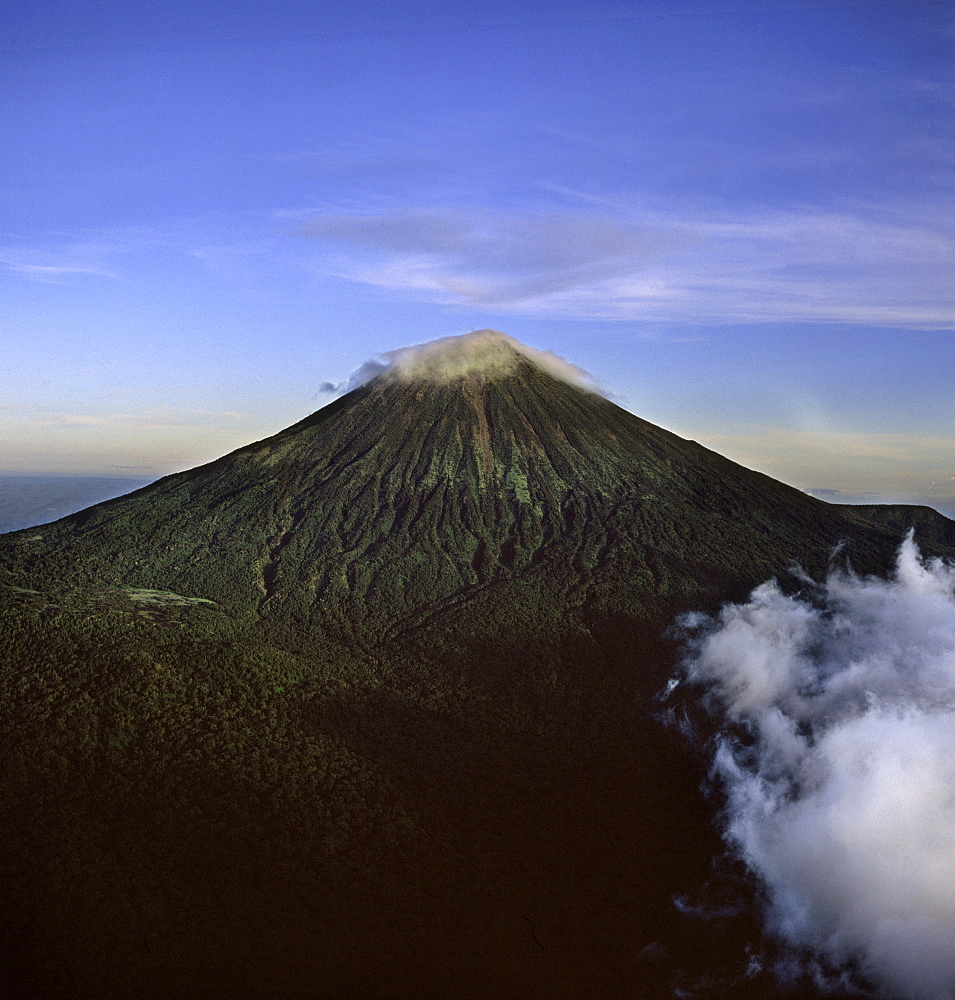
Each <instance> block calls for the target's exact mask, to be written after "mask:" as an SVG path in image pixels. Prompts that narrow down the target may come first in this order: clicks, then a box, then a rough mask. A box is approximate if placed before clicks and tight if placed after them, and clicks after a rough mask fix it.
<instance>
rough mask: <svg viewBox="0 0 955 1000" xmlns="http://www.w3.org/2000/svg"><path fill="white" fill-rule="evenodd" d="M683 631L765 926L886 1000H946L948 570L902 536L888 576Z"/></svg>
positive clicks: (954, 572)
mask: <svg viewBox="0 0 955 1000" xmlns="http://www.w3.org/2000/svg"><path fill="white" fill-rule="evenodd" d="M687 624H688V625H689V626H691V629H693V630H694V631H695V638H694V640H693V641H692V644H691V648H690V652H689V654H688V656H687V660H686V673H687V676H688V678H689V679H690V680H691V681H693V682H696V683H699V684H703V685H706V687H707V690H708V691H709V693H710V697H711V699H712V701H711V705H712V706H713V708H714V711H716V712H717V713H718V715H719V716H720V717H721V718H722V719H723V720H724V724H725V727H726V731H725V733H724V735H723V736H722V737H721V739H720V740H719V743H718V750H717V752H716V756H715V764H714V768H715V772H716V774H717V775H718V776H719V777H720V778H721V779H722V782H723V785H724V788H725V790H726V795H727V809H726V813H725V816H724V819H725V830H726V837H727V840H728V843H729V844H730V845H731V846H732V847H733V849H734V850H735V851H736V852H738V853H739V855H740V856H741V857H742V859H743V860H744V861H745V862H746V864H747V865H748V866H749V867H750V868H751V869H752V870H753V872H755V873H756V875H758V876H759V878H760V879H761V880H762V882H763V884H764V885H765V887H766V893H767V901H768V902H767V912H766V919H767V924H768V927H769V929H770V930H771V931H772V932H773V933H774V934H775V935H777V936H778V937H780V938H781V939H782V940H783V941H784V942H786V943H787V944H788V945H789V946H790V947H791V948H792V949H794V955H795V956H796V957H797V959H798V960H800V961H802V962H803V963H804V964H805V965H806V966H807V967H812V966H813V964H814V963H817V962H819V961H820V960H822V963H823V967H825V966H828V967H830V968H831V967H833V966H835V967H836V968H837V969H838V968H850V969H855V970H857V971H859V972H861V973H862V975H863V976H864V977H865V978H866V979H867V980H869V981H870V982H871V983H872V984H873V985H874V986H875V987H876V989H877V991H878V992H879V995H883V996H886V995H887V996H892V997H895V998H899V1000H952V998H953V997H955V964H953V962H952V942H953V941H955V838H953V830H955V566H953V565H947V564H944V563H942V562H941V561H939V560H935V561H932V562H929V563H924V562H923V561H922V560H921V559H920V558H919V553H918V549H917V548H916V546H915V544H914V542H913V541H912V539H911V537H910V538H909V539H908V540H907V541H906V542H905V544H904V545H903V546H902V548H901V549H900V552H899V557H898V564H897V568H896V572H895V576H894V578H893V579H892V580H888V581H887V580H879V579H875V578H867V579H860V578H858V577H855V576H852V575H847V574H844V573H834V574H833V575H831V576H830V578H829V580H828V581H827V582H826V584H825V585H822V586H819V587H818V588H817V590H816V592H815V593H812V594H809V595H807V596H805V597H798V596H797V597H791V596H787V595H785V594H784V593H783V592H782V591H781V590H780V589H779V587H778V586H777V585H776V583H775V582H770V583H766V584H763V585H762V586H761V587H759V588H758V589H757V590H755V591H754V592H753V594H752V595H751V597H750V600H749V602H748V603H746V604H743V605H730V606H727V607H725V608H724V609H723V611H722V612H721V614H720V616H719V618H718V620H716V621H709V620H701V619H700V618H696V619H695V620H690V621H688V622H687ZM734 727H737V728H741V729H742V730H745V731H746V733H747V734H748V739H746V740H737V739H734V737H733V736H732V735H730V733H731V732H732V731H733V729H734Z"/></svg>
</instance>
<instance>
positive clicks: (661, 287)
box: [302, 204, 955, 329]
mask: <svg viewBox="0 0 955 1000" xmlns="http://www.w3.org/2000/svg"><path fill="white" fill-rule="evenodd" d="M952 218H955V212H951V211H949V210H948V209H947V208H945V209H944V210H942V208H941V207H939V210H938V211H935V210H933V211H931V212H929V211H927V210H926V209H925V208H924V207H919V208H918V209H913V210H911V211H905V210H904V209H900V210H894V211H889V210H886V209H884V208H873V207H872V206H851V207H847V208H845V209H842V210H835V209H828V210H823V209H817V208H811V207H809V208H802V209H788V210H785V211H784V210H766V211H762V212H758V211H749V212H745V213H744V212H736V213H735V214H732V215H731V214H729V213H725V214H724V213H719V212H715V211H709V212H703V211H690V210H680V209H673V210H669V211H667V210H664V209H659V208H657V209H652V210H651V209H645V208H641V207H636V208H634V207H632V206H628V205H625V204H621V205H617V206H616V211H613V210H611V206H610V205H609V204H604V205H602V206H597V205H594V206H590V207H589V208H588V209H587V210H583V211H568V210H561V211H527V210H524V211H514V212H507V213H505V212H502V211H497V212H488V211H484V210H480V209H475V210H471V211H469V210H467V209H465V208H452V209H448V210H434V211H422V210H403V209H402V210H397V211H387V212H378V213H357V212H351V213H341V212H326V213H321V214H317V215H315V216H314V217H313V218H311V219H310V220H309V221H307V222H306V223H304V224H303V226H302V232H303V233H304V234H305V235H307V236H309V237H311V238H313V239H314V240H316V241H317V242H318V244H319V246H320V248H321V258H320V261H319V267H320V269H322V270H324V272H325V273H327V274H329V275H336V276H338V277H342V278H346V279H348V280H351V281H355V282H360V283H363V284H367V285H371V286H376V287H379V288H382V289H388V290H390V291H393V292H397V293H403V294H406V295H409V296H413V297H416V298H419V299H424V300H427V301H432V302H439V303H444V304H449V305H466V306H481V307H485V308H490V309H495V310H498V311H500V312H502V313H507V312H511V313H520V314H533V315H541V316H562V317H568V318H590V319H611V320H629V321H648V322H661V321H662V322H683V321H689V322H706V323H715V324H729V323H741V322H742V323H767V322H810V323H845V324H861V325H878V326H884V327H885V326H888V327H903V328H904V327H908V328H916V329H955V288H953V286H952V282H951V280H950V279H951V255H952V246H953V244H955V226H953V225H952V223H951V221H950V220H951V219H952Z"/></svg>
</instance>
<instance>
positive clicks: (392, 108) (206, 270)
mask: <svg viewBox="0 0 955 1000" xmlns="http://www.w3.org/2000/svg"><path fill="white" fill-rule="evenodd" d="M953 45H955V16H953V8H952V6H951V5H950V4H947V3H941V2H931V0H925V2H921V0H897V2H885V3H869V2H859V0H832V2H830V3H828V4H825V5H820V4H817V3H814V2H812V0H786V2H776V0H766V2H761V3H755V2H750V0H735V2H731V0H714V2H711V3H708V4H705V5H704V4H701V3H695V2H689V0H680V2H676V3H666V4H664V3H661V2H642V3H641V2H632V3H626V4H623V3H614V2H590V3H587V4H583V5H581V4H569V3H566V2H564V0H550V2H543V0H541V2H535V0H522V2H519V3H517V4H514V3H509V4H507V5H504V4H501V3H498V2H496V0H484V2H479V3H477V4H473V3H472V4H468V5H464V4H457V3H452V2H447V0H445V2H441V3H437V2H430V3H429V2H427V0H424V2H419V3H399V2H395V0H389V2H378V3H369V4H364V5H362V6H361V8H360V9H357V8H354V9H342V8H340V6H338V5H332V4H329V3H324V2H322V3H317V4H316V3H310V4H306V3H298V2H284V3H279V4H277V5H269V6H265V5H262V4H259V3H254V2H251V0H246V2H244V3H239V4H235V5H231V6H230V9H229V12H228V13H227V14H225V13H223V12H222V11H221V10H220V9H219V8H218V7H217V6H214V5H211V4H204V3H200V4H194V3H189V4H187V3H185V2H183V0H172V2H167V3H163V4H159V3H158V2H147V3H145V4H138V5H135V7H134V8H131V7H129V5H124V4H119V3H117V2H107V3H103V4H97V5H96V6H95V8H94V7H93V6H92V5H80V6H78V5H75V4H65V3H63V2H62V0H53V2H51V3H49V4H45V5H42V6H38V5H35V4H27V3H25V2H22V0H15V2H14V3H13V4H12V5H11V6H10V7H9V9H8V11H7V14H6V17H5V19H4V24H3V26H2V27H0V47H2V51H3V55H4V58H3V62H2V66H0V79H2V88H3V92H4V95H5V104H6V107H7V114H6V120H5V124H4V126H3V127H4V129H5V130H7V131H8V132H9V134H8V135H7V137H6V143H5V148H6V149H8V150H10V151H12V153H10V154H8V160H7V170H6V172H5V177H4V183H3V184H2V185H0V199H2V205H3V214H4V219H5V222H4V225H3V229H2V233H0V288H2V295H3V301H4V309H3V312H4V321H3V322H4V329H5V335H4V337H3V342H2V346H0V379H2V381H3V386H2V403H0V473H31V474H38V475H41V474H42V475H51V474H53V475H68V474H77V475H98V476H104V475H112V476H141V477H142V478H144V479H147V478H155V477H157V476H159V475H162V474H164V473H166V472H169V471H174V470H177V469H183V468H187V467H189V466H192V465H196V464H199V463H200V462H204V461H208V460H210V459H212V458H215V457H217V456H219V455H221V454H223V453H225V452H227V451H229V450H231V449H232V448H235V447H238V446H240V445H242V444H245V443H247V442H249V441H252V440H255V439H257V438H261V437H263V436H265V435H267V434H269V433H273V432H275V431H277V430H278V429H280V428H281V427H283V426H286V425H288V424H290V423H292V422H294V421H295V420H297V419H299V418H300V417H301V416H303V415H304V414H306V413H308V412H309V411H311V410H314V409H316V408H318V406H320V405H322V403H323V402H325V401H326V399H327V398H328V397H327V396H325V395H323V394H322V393H321V392H320V391H319V387H320V386H321V385H322V383H325V382H331V383H334V384H338V383H341V382H343V381H344V380H346V379H347V377H348V376H349V374H350V373H351V372H353V371H354V370H355V369H356V368H358V367H359V366H360V365H361V364H362V362H364V361H365V360H366V359H369V358H377V357H380V356H382V355H383V354H385V353H387V352H389V351H394V350H396V349H399V348H402V347H405V346H407V345H409V344H414V343H421V342H423V341H427V340H430V339H434V338H438V337H445V336H448V335H454V334H460V333H464V332H466V331H468V330H474V329H481V328H487V327H493V328H495V329H500V330H503V331H505V332H506V333H507V334H508V335H510V336H512V337H514V338H516V339H517V340H519V341H521V342H524V343H527V344H528V345H529V346H530V347H532V348H536V349H538V350H543V351H553V352H554V353H556V354H557V355H559V356H561V357H563V358H566V359H567V360H568V361H569V362H571V363H572V364H574V365H579V366H580V367H581V368H583V369H585V370H586V371H588V372H591V373H592V374H593V375H594V377H595V378H596V379H597V381H598V382H599V384H600V385H601V386H602V387H604V388H605V389H606V390H607V391H608V392H609V393H610V394H611V395H612V396H613V397H614V398H615V399H616V400H617V401H618V402H620V403H621V404H622V405H624V406H626V407H627V408H628V409H631V410H632V411H633V412H635V413H637V414H639V415H640V416H642V417H644V418H645V419H648V420H651V421H653V422H654V423H657V424H660V425H662V426H664V427H667V428H669V429H671V430H674V431H676V432H677V433H679V434H681V435H683V436H685V437H689V438H693V439H695V440H698V441H700V442H701V443H702V444H704V445H707V446H708V447H711V448H713V449H715V450H717V451H719V452H721V453H722V454H725V455H727V456H728V457H730V458H732V459H734V460H736V461H739V462H741V463H742V464H744V465H747V466H749V467H751V468H757V469H759V470H760V471H763V472H767V473H769V474H770V475H773V476H775V477H777V478H779V479H782V480H783V481H785V482H788V483H791V484H792V485H795V486H798V487H800V488H802V489H807V490H812V491H814V492H816V493H817V495H822V496H824V498H826V499H835V500H839V499H844V500H859V501H870V502H877V501H879V500H885V501H903V502H925V503H930V504H933V505H934V506H936V507H937V508H938V509H940V510H942V511H943V512H945V513H949V514H950V515H952V514H955V434H953V431H952V428H953V426H955V419H953V418H955V396H953V394H952V392H951V387H952V385H953V382H955V379H953V376H955V361H953V358H955V350H953V330H955V309H953V306H955V291H953V282H952V280H951V246H952V237H953V235H955V234H953V232H952V229H953V221H952V220H953V219H955V211H953V208H955V205H953V202H955V192H953V185H952V177H953V176H955V172H953V170H952V167H953V159H955V117H953V115H952V109H953V106H955V74H953V68H955V58H953V55H955V54H953Z"/></svg>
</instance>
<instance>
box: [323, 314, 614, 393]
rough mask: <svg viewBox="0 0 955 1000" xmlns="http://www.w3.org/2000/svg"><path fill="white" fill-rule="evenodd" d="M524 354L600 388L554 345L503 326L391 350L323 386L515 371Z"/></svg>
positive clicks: (574, 381) (579, 383)
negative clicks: (549, 347)
mask: <svg viewBox="0 0 955 1000" xmlns="http://www.w3.org/2000/svg"><path fill="white" fill-rule="evenodd" d="M523 359H526V360H528V361H530V362H531V363H532V364H534V365H536V366H537V367H538V368H540V369H541V370H543V371H545V372H546V373H547V374H548V375H551V376H552V377H553V378H556V379H560V380H561V381H562V382H567V383H569V384H570V385H573V386H576V387H577V388H580V389H588V390H590V391H592V392H594V391H596V383H595V382H594V380H593V379H592V378H591V376H590V375H588V374H587V372H585V371H584V370H583V369H582V368H578V367H577V366H576V365H573V364H571V363H570V362H569V361H565V360H564V359H563V358H562V357H560V356H559V355H557V354H554V353H553V351H538V350H537V349H535V348H533V347H528V346H527V345H526V344H522V343H521V342H520V341H518V340H514V338H513V337H508V336H507V334H506V333H501V332H500V331H499V330H474V331H472V332H471V333H466V334H463V335H461V336H458V337H440V338H439V339H437V340H432V341H429V342H428V343H425V344H416V345H414V346H412V347H403V348H400V349H399V350H397V351H388V352H387V353H386V354H383V355H382V360H381V361H377V360H371V361H366V362H365V363H364V364H363V365H362V366H361V368H359V369H358V370H357V371H356V372H354V373H353V374H352V375H351V376H350V377H349V378H348V379H346V381H344V382H342V383H340V384H338V385H335V384H333V383H331V382H324V383H322V385H321V386H320V387H319V391H320V392H326V393H330V392H347V391H350V390H351V389H355V388H357V387H358V386H360V385H364V384H365V383H366V382H368V381H370V380H371V379H373V378H376V377H377V376H379V375H384V376H386V377H389V378H393V379H395V380H397V381H399V382H415V381H420V380H426V381H429V382H437V383H447V382H451V381H453V380H454V379H456V378H462V377H466V376H469V375H478V374H480V375H484V376H486V377H491V378H494V377H500V376H503V375H510V374H513V373H514V372H515V371H517V369H518V367H519V366H520V364H521V361H522V360H523Z"/></svg>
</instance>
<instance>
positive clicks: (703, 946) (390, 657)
mask: <svg viewBox="0 0 955 1000" xmlns="http://www.w3.org/2000/svg"><path fill="white" fill-rule="evenodd" d="M916 514H917V515H918V518H920V519H921V522H922V523H924V524H926V525H931V526H932V531H931V532H929V534H930V537H929V538H927V539H926V540H925V544H923V548H924V550H925V551H926V552H927V553H929V554H941V555H946V554H949V555H951V554H955V552H953V549H952V548H951V547H950V545H951V537H952V536H951V534H950V528H949V525H950V522H947V521H946V522H945V524H941V523H936V521H935V520H934V519H932V517H931V514H929V513H926V512H924V511H923V512H921V513H919V512H915V513H913V514H912V517H913V518H915V517H916ZM939 516H940V515H939ZM907 517H908V514H907V513H906V512H905V511H901V510H898V509H897V510H895V512H894V514H892V515H891V516H890V515H889V514H887V513H886V512H885V511H875V510H870V509H863V510H860V511H855V510H853V509H852V508H848V507H835V506H831V505H829V504H826V503H824V502H822V501H820V500H816V499H814V498H812V497H809V496H807V495H805V494H803V493H801V492H799V491H797V490H794V489H792V488H790V487H788V486H785V485H783V484H781V483H779V482H776V481H774V480H772V479H770V478H768V477H766V476H763V475H761V474H759V473H756V472H752V471H749V470H747V469H744V468H742V467H740V466H738V465H736V464H734V463H732V462H730V461H728V460H726V459H724V458H722V457H721V456H719V455H717V454H715V453H713V452H711V451H709V450H707V449H706V448H703V447H702V446H700V445H698V444H696V443H695V442H692V441H686V440H683V439H681V438H679V437H677V436H676V435H674V434H671V433H669V432H667V431H665V430H663V429H661V428H659V427H655V426H654V425H652V424H650V423H647V422H646V421H643V420H641V419H640V418H638V417H636V416H634V415H633V414H631V413H629V412H627V411H626V410H623V409H621V408H620V407H619V406H617V405H615V404H614V403H612V402H611V401H609V400H607V399H605V398H604V397H603V396H601V395H600V394H599V393H597V392H595V391H593V389H592V388H591V387H589V386H588V384H587V382H586V380H585V379H583V378H582V377H581V375H580V373H579V372H577V371H576V370H574V369H572V368H571V367H570V366H568V365H566V364H565V363H563V362H560V361H559V360H558V359H555V358H554V357H553V356H550V355H543V354H541V353H539V352H536V351H533V350H531V349H529V348H526V347H524V346H523V345H520V344H518V343H517V342H516V341H513V340H511V339H510V338H508V337H506V336H505V335H503V334H500V333H497V332H495V331H478V332H477V333H473V334H469V335H467V336H466V337H459V338H447V339H445V340H443V341H436V342H434V343H432V344H429V345H423V346H421V347H419V348H414V349H409V350H406V351H402V352H396V353H395V354H394V355H392V356H390V358H389V361H388V364H387V365H384V366H379V370H378V371H377V373H376V374H374V375H373V377H371V378H370V379H369V380H368V381H366V382H365V383H364V384H362V385H360V386H358V387H357V388H355V389H353V390H352V391H350V392H348V393H347V394H346V395H344V396H342V397H341V398H339V399H337V400H336V401H334V402H333V403H331V404H329V405H327V406H325V407H323V408H322V409H320V410H319V411H317V412H316V413H313V414H312V415H311V416H308V417H306V418H305V419H304V420H302V421H300V422H299V423H297V424H295V425H294V426H292V427H289V428H288V429H286V430H284V431H282V432H280V433H279V434H276V435H274V436H273V437H270V438H267V439H265V440H263V441H259V442H256V443H254V444H251V445H248V446H247V447H244V448H241V449H239V450H238V451H236V452H233V453H232V454H230V455H227V456H225V457H224V458H221V459H219V460H218V461H215V462H212V463H210V464H208V465H205V466H202V467H199V468H196V469H192V470H190V471H187V472H183V473H178V474H175V475H172V476H167V477H166V478H164V479H161V480H159V481H158V482H156V483H153V484H152V485H150V486H148V487H145V488H144V489H141V490H138V491H137V492H135V493H132V494H130V495H128V496H126V497H122V498H120V499H117V500H113V501H109V502H107V503H103V504H99V505H97V506H95V507H92V508H90V509H88V510H85V511H82V512H80V513H78V514H74V515H72V516H70V517H66V518H63V519H61V520H59V521H57V522H55V523H53V524H49V525H43V526H40V527H38V528H31V529H27V530H24V531H20V532H14V533H11V534H9V535H4V536H2V537H0V585H2V587H0V594H2V598H0V599H2V602H3V603H2V614H3V627H4V630H5V631H4V635H5V644H4V646H5V648H4V653H3V661H2V662H3V673H2V687H3V690H2V709H0V712H2V717H3V733H4V735H3V740H4V753H3V762H2V776H0V778H2V787H3V800H4V801H5V802H7V803H9V804H11V806H12V807H11V808H10V810H9V812H8V816H7V819H6V820H5V822H4V836H3V846H2V848H0V877H2V880H3V882H2V884H3V891H4V896H5V899H6V901H7V905H6V907H5V915H4V917H3V923H2V933H3V936H4V943H5V945H6V950H7V953H8V954H10V955H11V956H14V957H13V959H12V960H11V961H10V962H9V963H8V965H7V967H6V968H5V969H4V970H3V972H2V975H5V976H6V977H7V979H8V983H7V984H6V985H7V994H6V995H11V996H12V995H24V996H31V997H37V998H39V997H47V996H48V997H54V996H55V997H60V996H69V997H91V998H92V997H105V996H115V997H126V996H134V995H135V996H138V997H148V996H156V997H160V996H162V997H166V996H171V995H176V996H182V997H190V996H191V997H203V998H206V997H209V998H212V997H223V998H225V997H230V998H231V997H300V996H301V997H335V998H338V997H356V998H363V1000H366V998H367V1000H375V998H378V997H381V998H384V997H389V998H390V997H405V996H407V997H417V998H422V997H423V998H427V997H442V998H443V997H472V996H473V997H477V996H482V997H486V996H494V997H521V998H525V997H527V998H532V997H549V998H552V997H561V996H566V997H575V998H576V997H591V996H592V997H616V996H624V995H626V996H632V995H640V996H646V997H654V996H673V995H675V991H683V992H682V993H680V994H678V995H706V996H709V997H717V996H726V997H744V996H766V995H767V991H768V990H770V989H771V985H767V983H768V980H766V979H764V978H762V977H761V975H752V974H750V975H747V962H748V959H747V954H748V952H747V948H748V947H749V945H750V944H751V942H753V941H754V940H756V939H757V938H758V937H759V935H760V930H759V926H758V920H757V919H756V917H755V915H754V912H755V911H754V909H753V907H754V902H753V892H752V888H751V887H749V886H748V885H747V884H746V881H745V878H744V877H743V876H742V875H741V874H740V873H738V872H733V871H718V870H717V869H718V865H717V866H716V867H714V858H717V857H719V855H720V844H719V838H718V835H717V833H716V832H715V830H714V828H713V826H712V817H711V815H710V812H709V808H710V807H709V806H708V805H707V803H706V802H705V801H704V799H703V798H702V797H701V795H700V792H699V788H700V784H701V781H702V780H703V777H704V775H703V770H702V763H701V760H700V759H699V758H698V756H697V755H696V752H695V751H694V750H693V749H692V747H690V746H689V745H688V743H687V741H686V739H685V738H683V736H681V734H680V728H681V727H680V726H674V725H669V726H668V725H666V724H665V723H666V719H664V718H662V717H661V709H660V703H659V701H658V700H657V695H658V693H659V692H660V690H661V688H663V686H664V685H665V683H666V680H667V677H668V676H669V672H670V670H671V669H672V665H673V647H672V641H671V640H670V639H668V638H667V635H666V630H667V627H668V626H669V625H671V624H672V622H673V620H674V616H675V615H677V614H679V613H681V612H685V611H690V610H700V609H705V610H714V609H715V608H716V607H717V606H718V605H719V603H720V602H722V601H725V600H728V599H739V598H742V597H743V596H744V595H745V594H746V593H747V592H748V590H749V589H750V588H752V587H753V586H755V585H756V584H758V583H760V582H762V581H763V580H765V579H766V578H768V577H771V576H780V577H784V578H785V577H786V576H787V574H789V573H790V572H791V571H792V569H793V567H795V566H799V567H801V569H802V570H803V571H806V572H809V573H811V574H815V575H817V576H818V575H821V574H822V573H823V572H824V571H825V569H826V566H827V565H828V564H829V561H830V559H831V558H832V555H833V552H834V551H835V550H837V549H838V550H839V552H840V556H839V557H840V558H848V559H850V560H851V562H852V564H853V566H855V567H856V568H857V569H859V570H862V571H864V572H881V571H885V570H886V569H888V568H889V567H890V566H891V564H892V561H893V556H894V551H895V548H896V546H897V544H898V541H899V537H900V532H901V531H902V530H905V528H906V527H908V524H905V525H902V520H905V519H906V518H907ZM880 520H881V523H880ZM942 520H943V521H945V519H942ZM897 522H898V523H897ZM671 722H672V719H671ZM681 725H682V728H683V731H684V735H685V730H686V727H687V726H692V725H693V721H692V719H691V718H690V714H687V715H686V716H685V717H684V718H683V721H682V723H681ZM708 894H709V895H708ZM717 897H719V899H718V900H717ZM694 899H696V900H698V902H697V903H694V902H692V900H694ZM687 900H690V902H687ZM727 900H729V902H727ZM714 914H716V916H715V917H714ZM805 989H806V990H807V991H809V992H807V994H806V995H812V993H811V988H810V987H809V986H808V985H807V986H806V987H805ZM694 991H695V992H694ZM700 991H703V992H700Z"/></svg>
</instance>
